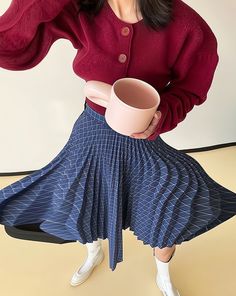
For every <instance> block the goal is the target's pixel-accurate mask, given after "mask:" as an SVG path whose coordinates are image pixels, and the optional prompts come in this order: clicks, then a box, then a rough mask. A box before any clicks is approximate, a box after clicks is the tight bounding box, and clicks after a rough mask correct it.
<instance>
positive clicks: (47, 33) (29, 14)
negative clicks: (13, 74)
mask: <svg viewBox="0 0 236 296" xmlns="http://www.w3.org/2000/svg"><path fill="white" fill-rule="evenodd" d="M75 23H76V6H75V2H74V1H73V0H72V1H71V0H13V1H12V2H11V4H10V6H9V8H8V9H7V11H6V12H5V13H4V14H3V15H1V16H0V67H2V68H5V69H8V70H26V69H30V68H33V67H34V66H36V65H37V64H39V62H40V61H42V60H43V58H44V57H45V56H46V55H47V53H48V51H49V49H50V47H51V45H52V44H53V43H54V42H55V41H56V40H57V39H59V38H65V39H69V40H70V41H71V43H72V44H73V46H74V48H78V47H79V40H78V38H77V34H76V26H75Z"/></svg>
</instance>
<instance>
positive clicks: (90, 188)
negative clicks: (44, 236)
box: [0, 104, 236, 271]
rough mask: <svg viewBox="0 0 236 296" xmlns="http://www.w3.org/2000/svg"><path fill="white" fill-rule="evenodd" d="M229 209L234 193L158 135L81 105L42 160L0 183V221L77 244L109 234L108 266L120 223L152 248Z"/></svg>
mask: <svg viewBox="0 0 236 296" xmlns="http://www.w3.org/2000/svg"><path fill="white" fill-rule="evenodd" d="M234 215H236V193H234V192H232V191H230V190H229V189H227V188H225V187H223V186H222V185H220V184H219V183H217V182H216V181H214V180H213V179H212V178H211V177H210V176H209V175H208V174H207V173H206V171H205V170H204V169H203V167H202V166H201V165H200V164H199V163H198V162H197V161H196V160H195V159H194V158H192V157H191V156H189V155H188V154H186V153H184V152H181V151H179V150H177V149H175V148H173V147H171V146H170V145H168V144H167V143H165V142H164V140H163V139H162V138H161V137H160V136H158V137H157V138H156V140H154V141H149V140H147V139H135V138H131V137H128V136H125V135H122V134H119V133H117V132H116V131H114V130H113V129H112V128H111V127H110V126H109V125H108V124H107V122H106V120H105V117H104V116H103V115H101V114H99V113H97V112H96V111H95V110H93V109H92V108H90V107H89V106H88V105H87V104H86V108H85V110H84V111H83V112H82V113H81V114H80V116H79V117H78V118H77V120H76V121H75V123H74V125H73V128H72V132H71V134H70V137H69V139H68V141H67V142H66V144H65V145H64V147H63V148H62V150H61V151H60V152H59V154H57V155H56V156H55V157H54V159H52V160H51V161H50V162H49V163H48V164H47V165H45V166H44V167H42V168H41V169H38V170H36V171H35V172H33V173H32V174H30V175H28V176H26V177H24V178H22V179H20V180H18V181H16V182H14V183H13V184H10V185H8V186H7V187H5V188H3V189H2V190H0V223H1V224H3V225H8V226H16V225H22V224H31V223H40V228H41V229H42V230H43V231H44V232H47V233H49V234H52V235H55V236H57V237H60V238H62V239H65V240H78V241H79V242H81V243H82V244H85V243H87V242H90V243H91V242H93V241H95V240H97V239H98V238H101V239H106V238H107V239H108V242H109V267H110V268H111V270H112V271H114V270H115V268H116V265H117V263H118V262H121V261H123V237H122V230H123V229H124V230H125V229H127V228H129V229H130V230H131V231H133V233H134V235H135V236H136V237H137V239H138V240H141V241H142V242H143V244H145V245H147V244H148V245H150V246H151V247H152V248H154V247H159V248H164V247H171V246H172V245H173V244H177V245H178V244H181V243H182V242H184V241H189V240H191V239H193V238H194V237H197V236H199V235H200V234H202V233H204V232H207V231H209V230H210V229H212V228H214V227H215V226H217V225H219V224H221V223H222V222H224V221H226V220H228V219H229V218H231V217H233V216H234Z"/></svg>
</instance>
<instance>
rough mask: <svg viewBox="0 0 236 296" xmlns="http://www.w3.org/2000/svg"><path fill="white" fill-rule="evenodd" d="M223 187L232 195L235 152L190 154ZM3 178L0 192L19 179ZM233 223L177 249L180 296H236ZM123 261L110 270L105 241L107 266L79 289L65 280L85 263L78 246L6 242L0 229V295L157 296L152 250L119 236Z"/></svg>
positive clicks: (174, 275)
mask: <svg viewBox="0 0 236 296" xmlns="http://www.w3.org/2000/svg"><path fill="white" fill-rule="evenodd" d="M189 155H191V156H192V157H194V158H195V159H196V160H198V161H199V163H200V164H201V165H202V166H203V167H204V168H205V170H206V171H207V172H208V174H209V175H210V176H211V177H212V178H213V179H215V180H216V181H217V182H219V183H220V184H221V185H223V186H225V187H227V188H228V189H230V190H232V191H234V192H236V182H235V178H236V147H229V148H223V149H218V150H214V151H209V152H200V153H189ZM22 177H24V176H19V177H1V178H0V187H1V188H3V187H4V186H6V185H8V184H10V183H13V182H14V181H16V180H18V179H21V178H22ZM235 229H236V220H235V217H233V218H231V219H229V220H227V221H226V222H225V223H222V224H220V225H218V226H217V227H215V228H214V229H211V230H210V231H208V232H207V233H204V234H202V235H200V236H198V237H196V238H194V239H192V240H191V241H189V242H184V243H182V244H181V246H178V247H177V250H176V255H175V257H173V260H172V261H171V264H170V273H171V276H172V279H173V282H174V284H175V285H176V286H177V287H178V289H179V291H180V293H181V296H225V295H227V296H233V295H236V231H235ZM123 237H124V261H123V262H121V263H118V265H117V267H116V270H115V271H114V272H112V271H111V270H110V269H109V262H108V259H109V258H108V240H107V239H106V240H104V241H103V247H104V251H105V255H106V257H105V260H104V261H103V262H102V263H101V265H99V266H97V267H96V268H95V269H94V271H93V273H92V275H91V276H90V278H89V279H88V280H87V281H86V282H84V283H83V284H82V285H80V286H77V287H71V286H70V285H69V280H70V278H71V276H72V273H73V272H74V271H75V269H76V268H77V267H78V266H79V265H80V264H82V262H83V260H84V258H85V257H86V247H85V246H84V245H82V244H79V243H68V244H64V245H57V244H50V243H39V242H31V241H25V240H19V239H14V238H12V237H9V236H8V235H7V234H6V233H5V232H4V228H3V226H2V225H0V246H1V255H0V262H1V264H0V279H1V286H0V295H4V296H15V295H17V296H32V295H34V296H49V295H50V296H51V295H57V296H70V295H80V296H85V295H86V296H90V295H95V293H96V295H99V296H100V295H106V296H108V295H109V296H110V295H113V296H118V295H129V294H130V293H132V294H133V295H135V296H143V295H145V296H154V295H155V296H158V295H160V296H161V295H162V294H161V292H160V291H159V289H158V287H157V286H156V283H155V276H156V266H155V262H154V257H153V256H152V249H151V247H150V246H148V245H144V244H143V243H142V241H140V240H137V238H136V236H134V235H133V232H131V231H130V230H129V229H127V230H125V231H123Z"/></svg>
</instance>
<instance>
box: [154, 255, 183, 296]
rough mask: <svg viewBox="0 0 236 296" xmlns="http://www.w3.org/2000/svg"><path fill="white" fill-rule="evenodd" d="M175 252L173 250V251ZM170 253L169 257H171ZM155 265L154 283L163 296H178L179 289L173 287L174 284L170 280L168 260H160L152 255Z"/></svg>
mask: <svg viewBox="0 0 236 296" xmlns="http://www.w3.org/2000/svg"><path fill="white" fill-rule="evenodd" d="M174 252H175V251H174ZM173 255H174V253H173V254H172V256H171V258H172V257H173ZM154 258H155V261H156V265H157V275H156V284H157V286H158V287H159V289H160V290H161V292H162V293H163V295H164V296H180V294H179V291H178V290H177V289H176V288H175V286H174V285H173V284H172V282H171V278H170V274H169V262H170V260H171V258H170V259H169V261H168V262H163V261H160V260H159V259H158V258H157V257H156V256H155V255H154Z"/></svg>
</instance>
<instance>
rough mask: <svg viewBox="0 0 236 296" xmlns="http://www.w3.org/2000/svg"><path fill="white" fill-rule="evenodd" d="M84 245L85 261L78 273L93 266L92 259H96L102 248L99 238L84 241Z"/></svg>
mask: <svg viewBox="0 0 236 296" xmlns="http://www.w3.org/2000/svg"><path fill="white" fill-rule="evenodd" d="M85 245H86V247H87V250H88V255H87V258H86V260H85V262H84V263H83V265H82V266H81V268H80V270H79V273H83V272H86V271H88V270H89V269H90V268H91V267H92V266H93V264H94V261H95V260H96V258H97V255H98V253H99V252H100V250H101V248H102V244H101V241H100V240H97V241H93V242H92V243H86V244H85Z"/></svg>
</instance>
